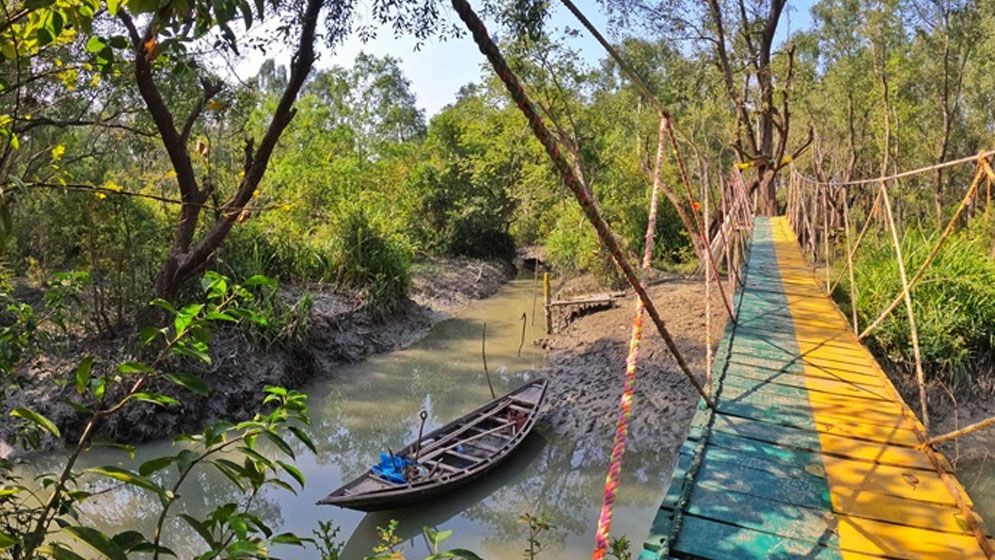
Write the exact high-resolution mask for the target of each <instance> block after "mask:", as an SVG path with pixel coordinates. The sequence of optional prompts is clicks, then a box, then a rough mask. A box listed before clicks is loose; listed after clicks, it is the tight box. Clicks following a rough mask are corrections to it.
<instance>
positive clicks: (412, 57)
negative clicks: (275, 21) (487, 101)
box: [236, 0, 815, 118]
mask: <svg viewBox="0 0 995 560" xmlns="http://www.w3.org/2000/svg"><path fill="white" fill-rule="evenodd" d="M814 2H815V0H789V1H788V8H787V13H786V15H785V16H784V19H783V20H782V21H781V24H780V26H779V33H780V34H781V36H782V38H783V37H786V36H787V34H788V33H789V32H795V31H798V30H802V29H807V28H808V27H809V26H810V25H811V22H812V19H811V16H810V13H809V12H810V9H811V6H812V4H813V3H814ZM575 3H576V5H577V7H578V8H580V10H581V11H582V12H583V13H584V14H585V15H586V16H587V17H588V19H590V20H591V22H592V23H593V24H594V25H595V26H596V27H597V28H598V29H599V30H600V31H601V32H602V33H603V34H606V35H607V36H608V39H609V41H613V42H614V41H617V40H619V39H620V38H621V35H619V34H618V33H617V32H614V31H613V30H612V29H610V28H609V26H608V23H607V16H606V15H605V13H604V12H603V11H602V9H601V6H600V5H599V4H598V2H597V0H575ZM551 4H552V7H553V14H552V17H551V19H550V21H549V25H550V26H551V28H555V29H562V28H564V27H565V26H566V27H570V28H572V29H581V26H580V24H579V23H578V22H577V21H576V20H575V19H574V18H573V16H572V15H571V14H570V13H569V12H568V11H567V10H566V9H565V8H564V7H563V5H562V4H560V3H559V2H557V1H556V0H552V2H551ZM450 16H451V17H453V18H455V15H454V14H450ZM485 23H487V22H485ZM615 31H617V30H615ZM570 41H571V46H572V47H573V48H574V49H576V50H577V51H578V52H579V54H580V57H581V59H582V62H584V63H586V64H589V65H591V66H594V65H596V64H597V63H598V61H599V60H601V59H602V58H604V56H605V53H604V51H603V50H602V48H601V46H600V45H599V44H598V43H597V41H596V40H595V39H594V38H593V37H591V36H590V35H589V34H588V33H587V32H586V31H582V32H581V33H580V34H579V35H577V36H575V37H571V38H570ZM415 47H416V41H415V40H414V39H413V38H411V37H402V38H395V37H394V34H393V33H392V32H390V31H389V30H388V31H386V32H380V33H378V34H377V37H376V38H375V39H373V40H371V41H369V42H366V43H364V42H363V41H362V40H360V39H359V38H358V37H356V36H355V35H354V36H352V37H350V38H349V39H347V40H346V41H345V42H344V43H343V44H342V45H339V46H338V47H337V48H336V49H335V51H334V52H329V51H328V49H327V48H323V49H322V52H321V54H320V57H319V59H318V62H317V63H316V67H318V68H322V69H323V68H330V67H332V66H343V67H350V66H352V62H353V60H355V58H356V55H357V54H359V53H360V52H366V53H369V54H374V55H377V56H381V57H382V56H385V55H390V56H393V57H395V58H398V59H400V60H401V67H402V69H403V70H404V73H405V75H406V76H407V78H408V80H410V81H411V89H412V91H413V92H414V94H415V97H416V98H417V100H418V101H417V102H418V106H419V108H421V109H423V110H424V111H425V115H426V117H428V118H431V117H432V116H433V115H435V114H437V113H438V112H439V111H440V110H441V109H442V108H443V107H445V106H446V105H448V104H449V103H451V102H452V101H453V100H454V99H455V96H456V92H457V91H458V90H459V88H460V87H461V86H463V85H465V84H468V83H470V82H474V81H478V80H479V79H480V77H481V76H482V72H483V71H484V70H485V69H484V68H483V66H482V65H483V64H484V62H485V60H484V57H483V55H481V54H480V52H479V51H478V50H477V48H476V45H475V44H474V43H473V40H472V39H471V38H470V36H469V34H465V35H464V36H463V37H460V38H457V39H448V40H446V41H440V40H437V39H433V40H431V41H428V42H427V43H425V44H423V45H422V46H421V49H419V50H416V49H415ZM270 55H273V53H270ZM278 57H279V58H278V60H280V62H281V63H286V61H287V60H289V53H281V54H280V55H278ZM264 58H265V57H263V56H262V55H261V54H255V55H249V56H247V57H246V58H244V59H243V60H241V61H240V62H239V63H238V64H237V65H236V72H237V73H238V75H239V76H240V77H242V78H248V77H251V76H253V75H255V73H256V71H257V70H258V68H259V65H260V64H261V63H262V60H263V59H264ZM281 59H282V60H281Z"/></svg>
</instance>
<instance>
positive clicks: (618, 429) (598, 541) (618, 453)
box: [591, 116, 667, 560]
mask: <svg viewBox="0 0 995 560" xmlns="http://www.w3.org/2000/svg"><path fill="white" fill-rule="evenodd" d="M666 126H667V118H666V116H664V117H663V118H661V119H660V132H659V142H658V143H657V150H656V164H655V167H654V170H653V190H652V194H651V195H650V211H649V220H648V222H647V224H646V237H645V238H644V239H643V262H642V269H643V270H646V269H648V268H649V267H650V264H651V263H652V262H653V236H654V233H655V232H656V208H657V205H658V204H659V197H660V172H661V168H662V167H663V151H664V147H663V146H664V140H665V138H666V134H667V128H666ZM644 311H645V308H644V307H643V302H642V300H639V299H637V300H636V313H635V316H634V317H633V318H632V335H631V336H630V337H629V355H628V356H627V357H626V359H625V384H624V386H623V388H622V398H621V399H620V400H619V404H618V422H617V423H616V425H615V442H614V444H613V445H612V454H611V461H610V462H609V464H608V474H607V475H606V476H605V491H604V500H603V502H602V503H601V515H600V516H598V529H597V531H596V532H595V534H594V553H593V554H592V555H591V558H592V559H593V560H601V559H602V558H604V556H605V553H606V552H607V551H608V544H609V537H610V536H611V526H612V512H613V511H614V507H615V497H616V496H617V495H618V486H619V475H620V474H621V472H622V456H623V455H624V454H625V444H626V441H627V438H628V433H629V421H630V419H631V418H632V395H633V393H634V392H635V389H636V370H637V368H638V365H639V345H640V343H641V342H642V339H643V315H644V313H643V312H644Z"/></svg>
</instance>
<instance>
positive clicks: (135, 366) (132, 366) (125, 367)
mask: <svg viewBox="0 0 995 560" xmlns="http://www.w3.org/2000/svg"><path fill="white" fill-rule="evenodd" d="M117 372H118V373H120V374H122V375H130V374H135V373H152V368H150V367H149V366H147V365H145V364H143V363H141V362H124V363H123V364H120V365H118V366H117Z"/></svg>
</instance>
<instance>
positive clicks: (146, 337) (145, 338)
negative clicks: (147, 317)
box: [138, 327, 165, 346]
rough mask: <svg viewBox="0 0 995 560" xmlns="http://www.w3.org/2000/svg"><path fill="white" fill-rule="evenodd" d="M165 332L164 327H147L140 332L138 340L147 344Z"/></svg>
mask: <svg viewBox="0 0 995 560" xmlns="http://www.w3.org/2000/svg"><path fill="white" fill-rule="evenodd" d="M163 334H165V332H164V330H163V329H157V328H155V327H145V328H144V329H142V330H141V332H139V333H138V340H139V341H140V342H141V343H142V344H143V345H145V346H148V345H149V344H151V343H152V341H153V340H155V339H156V338H158V337H159V336H160V335H163Z"/></svg>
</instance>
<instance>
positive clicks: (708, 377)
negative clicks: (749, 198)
mask: <svg viewBox="0 0 995 560" xmlns="http://www.w3.org/2000/svg"><path fill="white" fill-rule="evenodd" d="M701 188H702V190H703V191H704V192H703V193H702V194H703V195H704V196H702V199H704V200H703V202H702V204H703V205H704V208H703V212H704V216H705V243H708V244H711V242H712V240H711V238H710V235H709V232H708V223H709V222H708V217H709V216H708V199H709V198H710V197H709V196H708V184H707V183H706V184H703V185H702V187H701ZM716 272H718V271H716ZM711 275H712V263H711V259H705V392H706V393H708V394H711V393H712V278H711ZM720 281H721V279H720Z"/></svg>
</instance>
